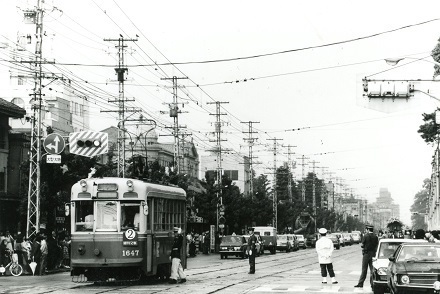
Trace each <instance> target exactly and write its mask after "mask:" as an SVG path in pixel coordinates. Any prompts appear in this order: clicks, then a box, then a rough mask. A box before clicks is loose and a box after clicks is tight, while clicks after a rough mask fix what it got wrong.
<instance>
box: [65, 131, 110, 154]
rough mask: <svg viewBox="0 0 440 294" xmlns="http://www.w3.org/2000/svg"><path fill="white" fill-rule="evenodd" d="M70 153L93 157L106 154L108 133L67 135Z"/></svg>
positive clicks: (86, 132) (88, 132) (87, 132)
mask: <svg viewBox="0 0 440 294" xmlns="http://www.w3.org/2000/svg"><path fill="white" fill-rule="evenodd" d="M69 147H70V153H72V154H77V155H81V156H87V157H93V156H96V155H100V154H104V153H107V152H108V133H104V132H92V131H84V132H75V133H70V135H69Z"/></svg>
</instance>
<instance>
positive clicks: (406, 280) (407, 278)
mask: <svg viewBox="0 0 440 294" xmlns="http://www.w3.org/2000/svg"><path fill="white" fill-rule="evenodd" d="M400 281H401V282H402V283H403V284H409V277H408V276H407V275H403V276H401V277H400Z"/></svg>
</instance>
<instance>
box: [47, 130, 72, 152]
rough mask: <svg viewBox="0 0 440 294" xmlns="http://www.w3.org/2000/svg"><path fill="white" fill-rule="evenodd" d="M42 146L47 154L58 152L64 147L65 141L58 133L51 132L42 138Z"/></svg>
mask: <svg viewBox="0 0 440 294" xmlns="http://www.w3.org/2000/svg"><path fill="white" fill-rule="evenodd" d="M43 147H44V150H46V152H47V153H49V154H60V153H61V152H63V150H64V147H66V142H65V141H64V138H63V137H62V136H61V135H60V134H57V133H53V134H50V135H48V136H47V137H46V138H45V139H44V142H43Z"/></svg>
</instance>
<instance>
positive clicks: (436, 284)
mask: <svg viewBox="0 0 440 294" xmlns="http://www.w3.org/2000/svg"><path fill="white" fill-rule="evenodd" d="M433 286H434V290H436V291H439V290H440V282H439V281H435V282H434V285H433Z"/></svg>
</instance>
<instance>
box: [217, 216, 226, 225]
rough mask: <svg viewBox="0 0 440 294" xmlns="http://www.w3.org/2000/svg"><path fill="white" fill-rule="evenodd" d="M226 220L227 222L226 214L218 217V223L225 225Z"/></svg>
mask: <svg viewBox="0 0 440 294" xmlns="http://www.w3.org/2000/svg"><path fill="white" fill-rule="evenodd" d="M225 222H226V219H225V217H224V216H221V217H219V218H218V223H219V224H221V225H224V224H225Z"/></svg>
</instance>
